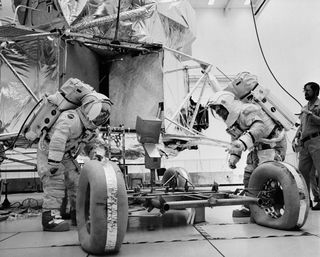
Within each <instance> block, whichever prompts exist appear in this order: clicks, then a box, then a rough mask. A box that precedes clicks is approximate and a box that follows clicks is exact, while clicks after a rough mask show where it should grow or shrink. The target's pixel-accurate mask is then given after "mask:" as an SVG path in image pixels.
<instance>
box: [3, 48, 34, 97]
mask: <svg viewBox="0 0 320 257" xmlns="http://www.w3.org/2000/svg"><path fill="white" fill-rule="evenodd" d="M0 58H1V59H2V60H3V61H4V62H5V63H6V64H7V65H8V67H9V69H10V70H11V71H12V72H13V74H14V75H15V76H16V77H17V78H18V79H19V80H20V82H21V83H22V85H23V86H24V87H25V89H27V91H28V92H29V94H30V95H31V96H32V98H33V99H34V100H35V101H36V102H39V99H38V98H37V96H36V95H35V94H34V93H33V92H32V90H31V89H30V88H29V87H28V85H27V84H26V83H25V82H24V81H23V79H22V78H21V77H20V75H19V74H18V73H17V72H16V70H15V69H14V68H13V67H12V65H11V64H10V63H9V61H8V60H7V59H6V58H5V57H4V56H3V54H2V53H0Z"/></svg>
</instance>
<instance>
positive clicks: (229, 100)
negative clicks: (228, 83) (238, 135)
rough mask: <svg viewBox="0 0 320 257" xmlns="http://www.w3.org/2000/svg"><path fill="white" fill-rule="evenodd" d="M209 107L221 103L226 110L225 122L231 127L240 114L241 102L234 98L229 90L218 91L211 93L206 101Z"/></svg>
mask: <svg viewBox="0 0 320 257" xmlns="http://www.w3.org/2000/svg"><path fill="white" fill-rule="evenodd" d="M208 105H209V107H210V106H214V105H222V106H223V107H224V108H225V109H226V110H227V111H228V112H229V114H228V116H227V119H226V120H225V123H226V124H227V127H228V128H229V127H231V126H232V125H233V124H234V123H235V122H236V120H237V119H238V117H239V115H240V108H241V102H240V101H238V100H236V97H235V95H234V94H233V93H231V92H229V91H219V92H217V93H215V94H214V95H213V97H212V98H211V99H210V100H209V102H208Z"/></svg>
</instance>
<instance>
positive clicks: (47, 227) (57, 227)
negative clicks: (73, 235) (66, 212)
mask: <svg viewBox="0 0 320 257" xmlns="http://www.w3.org/2000/svg"><path fill="white" fill-rule="evenodd" d="M42 227H43V230H44V231H51V232H62V231H68V230H70V226H69V223H68V222H67V221H65V220H63V219H62V218H61V216H60V212H59V211H58V210H51V211H44V212H43V213H42Z"/></svg>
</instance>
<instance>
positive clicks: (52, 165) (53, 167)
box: [48, 160, 60, 175]
mask: <svg viewBox="0 0 320 257" xmlns="http://www.w3.org/2000/svg"><path fill="white" fill-rule="evenodd" d="M59 165H60V162H57V161H50V160H48V169H49V172H50V173H51V174H52V175H54V174H55V173H56V172H57V171H58V169H59Z"/></svg>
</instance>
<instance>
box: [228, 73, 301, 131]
mask: <svg viewBox="0 0 320 257" xmlns="http://www.w3.org/2000/svg"><path fill="white" fill-rule="evenodd" d="M225 90H226V91H230V92H232V93H234V94H235V96H236V97H237V98H238V99H239V100H241V101H242V102H244V103H250V102H255V103H257V104H259V105H260V106H261V108H262V109H263V110H264V111H265V112H266V113H267V114H268V115H269V116H270V117H271V118H272V119H273V120H274V121H275V123H277V124H278V125H280V126H282V127H283V128H284V129H285V130H290V129H292V128H293V126H296V125H297V124H298V120H297V118H296V117H295V116H294V114H293V113H292V112H291V111H290V110H289V109H288V108H287V107H285V106H284V105H283V104H281V103H280V101H279V100H278V99H277V98H276V97H275V96H274V95H273V94H272V93H271V92H270V90H268V89H266V88H264V87H263V86H261V85H260V84H259V83H258V80H257V77H256V76H255V75H252V74H250V73H249V72H242V73H239V74H238V75H237V77H236V79H234V80H233V81H232V83H230V84H229V85H228V86H227V88H226V89H225Z"/></svg>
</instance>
